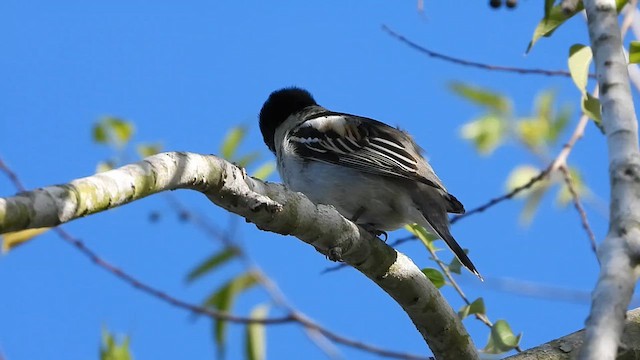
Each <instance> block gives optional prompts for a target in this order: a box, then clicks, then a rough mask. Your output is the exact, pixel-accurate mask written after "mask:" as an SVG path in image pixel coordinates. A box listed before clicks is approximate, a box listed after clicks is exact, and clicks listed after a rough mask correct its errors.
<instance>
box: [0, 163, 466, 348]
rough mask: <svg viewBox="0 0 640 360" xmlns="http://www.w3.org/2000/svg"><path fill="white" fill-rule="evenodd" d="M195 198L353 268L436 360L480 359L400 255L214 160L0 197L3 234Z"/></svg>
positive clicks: (145, 166) (137, 168)
mask: <svg viewBox="0 0 640 360" xmlns="http://www.w3.org/2000/svg"><path fill="white" fill-rule="evenodd" d="M179 188H188V189H194V190H197V191H200V192H202V193H204V194H205V195H207V197H208V198H209V199H210V200H211V201H213V202H214V203H216V204H217V205H219V206H221V207H223V208H225V209H227V210H229V211H232V212H234V213H236V214H239V215H241V216H243V217H245V218H246V219H247V221H250V222H253V223H254V224H256V226H258V227H259V228H260V229H264V230H268V231H273V232H277V233H280V234H286V235H293V236H296V237H297V238H299V239H300V240H302V241H304V242H306V243H308V244H310V245H312V246H314V247H315V248H316V249H317V250H318V251H320V252H321V253H323V254H325V255H327V256H329V257H330V258H332V259H341V260H343V261H344V262H346V263H348V264H349V265H351V266H353V267H355V268H356V269H357V270H359V271H360V272H362V273H363V274H364V275H366V276H367V277H369V278H370V279H371V280H373V281H374V282H375V283H376V284H377V285H378V286H380V287H381V288H382V289H383V290H384V291H386V292H387V293H388V294H389V295H391V297H393V299H395V300H396V302H398V304H399V305H400V306H401V307H402V308H403V309H404V311H405V312H406V313H407V314H408V315H409V317H410V318H411V320H412V321H413V323H414V324H415V326H416V328H417V329H418V331H420V333H421V334H422V336H423V337H424V339H425V340H426V342H427V344H428V345H429V347H430V348H431V350H432V351H433V353H434V355H435V356H436V358H438V359H454V360H458V359H477V358H478V354H477V352H476V348H475V346H474V344H473V342H472V340H471V338H470V337H469V335H468V333H467V332H466V330H465V329H464V327H463V326H462V323H461V322H460V319H459V318H458V316H457V314H456V313H455V312H454V311H453V310H452V309H451V307H450V306H449V304H448V303H447V302H446V301H445V300H444V298H443V297H442V296H441V294H440V292H439V291H438V290H437V289H436V288H435V287H434V286H433V284H432V283H431V282H430V281H429V280H428V279H427V278H426V276H424V274H423V273H422V272H421V271H420V269H419V268H418V267H417V266H416V265H415V264H414V263H413V262H412V261H411V260H410V259H409V258H408V257H406V256H405V255H403V254H401V253H399V252H398V251H396V250H395V249H393V248H392V247H390V246H388V245H387V244H385V243H384V242H383V241H381V240H379V239H376V238H374V237H373V236H371V235H370V234H369V233H367V232H366V231H364V230H363V229H361V228H359V227H358V226H356V225H355V224H353V223H352V222H350V221H348V220H347V219H345V218H343V217H342V216H341V215H340V214H339V213H338V212H337V211H336V210H335V209H334V208H333V207H331V206H326V205H315V204H313V203H312V202H311V201H309V200H308V199H307V198H306V197H305V196H304V195H302V194H301V193H294V192H291V191H288V190H287V189H286V188H285V187H284V186H283V185H280V184H274V183H264V182H262V181H260V180H256V179H253V178H250V177H248V176H246V175H245V174H244V172H243V171H242V169H239V168H238V167H236V166H235V165H233V164H231V163H229V162H226V161H224V160H222V159H219V158H217V157H215V156H211V155H210V156H205V155H198V154H191V153H163V154H158V155H154V156H151V157H149V158H147V159H145V160H144V161H141V162H139V163H136V164H131V165H127V166H124V167H122V168H120V169H115V170H111V171H108V172H105V173H101V174H97V175H93V176H90V177H86V178H83V179H78V180H74V181H72V182H70V183H69V184H65V185H58V186H50V187H46V188H43V189H38V190H34V191H30V192H25V193H21V194H18V195H16V196H14V197H8V198H0V233H5V232H9V231H15V230H21V229H27V228H36V227H49V226H56V225H59V224H61V223H64V222H68V221H71V220H73V219H76V218H79V217H82V216H86V215H90V214H93V213H96V212H99V211H103V210H107V209H110V208H114V207H116V206H119V205H123V204H125V203H128V202H131V201H135V200H137V199H140V198H142V197H145V196H148V195H151V194H154V193H157V192H160V191H165V190H172V189H179Z"/></svg>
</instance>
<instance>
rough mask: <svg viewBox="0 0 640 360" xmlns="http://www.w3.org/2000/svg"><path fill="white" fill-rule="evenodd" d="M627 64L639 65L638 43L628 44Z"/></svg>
mask: <svg viewBox="0 0 640 360" xmlns="http://www.w3.org/2000/svg"><path fill="white" fill-rule="evenodd" d="M629 63H630V64H637V63H640V41H632V42H631V43H629Z"/></svg>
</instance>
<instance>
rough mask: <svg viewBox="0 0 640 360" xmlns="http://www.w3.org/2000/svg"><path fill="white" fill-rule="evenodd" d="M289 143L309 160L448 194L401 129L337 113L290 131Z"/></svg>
mask: <svg viewBox="0 0 640 360" xmlns="http://www.w3.org/2000/svg"><path fill="white" fill-rule="evenodd" d="M289 143H290V144H291V145H292V146H293V149H294V151H295V152H296V153H297V154H298V155H300V156H301V157H303V158H305V159H308V160H315V161H322V162H327V163H331V164H337V165H341V166H345V167H350V168H353V169H357V170H359V171H364V172H367V173H371V174H377V175H383V176H389V177H395V178H403V179H411V180H414V181H418V182H421V183H423V184H426V185H429V186H432V187H434V188H437V189H440V190H442V191H444V192H445V193H446V190H445V189H444V186H442V183H441V182H440V179H438V177H437V176H436V175H435V173H433V170H432V169H431V167H430V166H429V165H428V164H427V163H426V161H425V160H424V159H423V158H422V156H421V155H420V152H419V148H418V147H417V145H415V144H414V143H413V140H411V138H410V137H409V136H408V135H407V134H405V133H404V132H402V131H401V130H398V129H395V128H393V127H390V126H388V125H386V124H384V123H382V122H379V121H377V120H373V119H368V118H364V117H360V116H355V115H349V114H342V113H334V112H322V113H318V114H315V115H313V116H311V117H310V118H308V119H306V120H305V121H304V122H302V123H301V124H300V125H298V126H297V127H295V128H294V129H292V130H291V131H290V132H289ZM425 165H426V169H425Z"/></svg>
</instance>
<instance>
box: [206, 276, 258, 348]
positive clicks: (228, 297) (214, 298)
mask: <svg viewBox="0 0 640 360" xmlns="http://www.w3.org/2000/svg"><path fill="white" fill-rule="evenodd" d="M258 281H259V275H258V274H257V273H255V272H252V271H248V272H245V273H243V274H240V275H239V276H237V277H235V278H233V279H231V280H230V281H229V282H227V283H226V284H224V285H223V286H221V287H220V288H218V290H217V291H216V292H215V293H214V294H213V295H211V296H210V297H209V298H208V299H207V300H205V305H206V306H211V307H214V308H215V309H217V310H218V311H221V312H225V313H228V312H230V311H231V308H232V307H233V303H234V302H235V299H236V297H237V296H238V295H239V294H240V293H241V292H243V291H245V290H247V289H249V288H251V287H253V286H255V285H256V284H257V283H258ZM226 329H227V322H226V321H225V320H218V319H216V320H214V335H215V341H216V344H217V345H218V354H219V355H220V356H222V355H223V354H224V351H225V345H226V344H225V342H226Z"/></svg>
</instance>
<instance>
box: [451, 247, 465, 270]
mask: <svg viewBox="0 0 640 360" xmlns="http://www.w3.org/2000/svg"><path fill="white" fill-rule="evenodd" d="M467 252H468V251H466V250H465V253H467ZM448 266H449V271H450V272H452V273H455V274H458V275H460V274H461V273H462V263H461V262H460V260H458V257H456V256H454V257H453V259H451V262H450V263H449V265H448Z"/></svg>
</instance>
